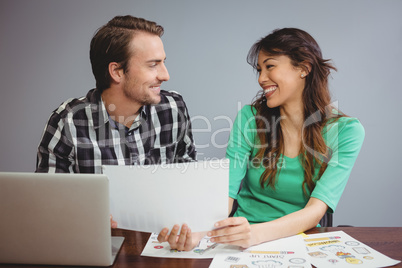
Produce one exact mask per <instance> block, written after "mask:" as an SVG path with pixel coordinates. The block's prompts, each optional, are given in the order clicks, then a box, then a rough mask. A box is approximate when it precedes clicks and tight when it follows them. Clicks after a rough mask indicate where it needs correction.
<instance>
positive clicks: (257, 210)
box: [226, 105, 365, 224]
mask: <svg viewBox="0 0 402 268" xmlns="http://www.w3.org/2000/svg"><path fill="white" fill-rule="evenodd" d="M253 111H254V112H253ZM254 113H255V109H254V108H252V107H251V106H249V105H248V106H245V107H243V108H242V109H241V110H240V111H239V113H238V115H237V117H236V120H235V122H234V125H233V129H232V131H231V133H230V138H229V143H228V147H227V151H226V157H227V158H228V159H230V171H229V172H230V176H229V178H230V179H229V196H230V197H231V198H234V199H237V202H238V205H239V207H238V209H237V211H236V213H235V215H234V216H236V217H240V216H242V217H246V218H247V220H248V221H249V222H250V223H251V224H254V223H260V222H267V221H272V220H275V219H278V218H280V217H282V216H285V215H287V214H290V213H292V212H295V211H298V210H300V209H302V208H304V207H305V205H306V204H307V202H308V200H309V198H310V197H315V198H318V199H320V200H322V201H323V202H325V203H326V204H327V205H328V208H329V209H328V212H330V213H333V212H334V211H335V208H336V206H337V204H338V202H339V199H340V197H341V195H342V193H343V190H344V189H345V186H346V183H347V181H348V178H349V175H350V172H351V171H352V168H353V165H354V163H355V161H356V158H357V155H358V154H359V151H360V148H361V146H362V144H363V140H364V135H365V133H364V128H363V126H362V125H361V123H360V122H359V120H358V119H356V118H351V117H340V118H339V119H338V120H332V119H331V120H330V122H329V123H327V125H326V126H325V127H324V129H323V131H322V135H323V137H324V139H325V142H326V145H327V146H328V147H329V148H330V149H331V150H332V158H331V160H330V161H329V163H328V166H327V169H326V170H325V172H324V173H323V175H322V176H321V178H320V179H319V180H318V181H316V185H315V188H314V190H313V192H310V191H309V190H308V187H307V186H306V187H305V188H306V190H307V196H306V195H305V193H304V192H303V186H302V185H303V181H304V174H303V167H302V165H301V163H300V160H299V157H295V158H289V157H287V156H284V155H281V156H280V161H279V162H278V164H277V166H278V172H279V176H278V177H277V179H276V183H275V189H273V188H272V187H271V186H265V187H264V188H262V187H261V185H260V177H261V174H262V173H263V172H264V170H265V167H264V166H262V165H258V164H257V163H255V162H253V161H251V160H252V159H254V157H255V155H256V153H257V151H258V146H259V142H258V137H257V135H256V133H257V126H256V121H255V114H254ZM277 123H278V122H277ZM264 131H268V130H264ZM268 166H269V165H268ZM318 170H319V167H317V168H316V174H317V173H318ZM243 179H244V180H243ZM242 181H243V183H242ZM241 184H242V187H241V190H240V192H239V189H240V185H241Z"/></svg>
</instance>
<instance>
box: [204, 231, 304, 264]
mask: <svg viewBox="0 0 402 268" xmlns="http://www.w3.org/2000/svg"><path fill="white" fill-rule="evenodd" d="M265 267H283V268H288V267H292V268H296V267H299V268H307V267H309V268H310V267H311V264H310V262H309V258H308V256H307V253H306V249H305V246H304V244H303V241H302V239H301V236H300V235H297V236H291V237H288V238H282V239H278V240H275V241H271V242H267V243H263V244H260V245H257V246H253V247H250V248H248V249H245V250H243V251H241V252H238V253H219V254H216V255H215V257H214V259H213V260H212V263H211V265H210V266H209V268H265Z"/></svg>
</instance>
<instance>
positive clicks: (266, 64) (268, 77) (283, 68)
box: [257, 51, 306, 109]
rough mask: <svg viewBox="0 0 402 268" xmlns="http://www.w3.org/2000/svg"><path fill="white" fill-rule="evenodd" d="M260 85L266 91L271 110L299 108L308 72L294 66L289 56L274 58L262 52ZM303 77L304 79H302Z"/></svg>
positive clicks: (260, 58) (259, 62)
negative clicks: (276, 108) (275, 108)
mask: <svg viewBox="0 0 402 268" xmlns="http://www.w3.org/2000/svg"><path fill="white" fill-rule="evenodd" d="M257 71H258V72H259V78H258V83H259V84H260V86H261V88H262V89H263V90H264V95H265V97H266V98H267V106H268V107H270V108H274V107H279V106H281V107H282V108H285V109H286V107H292V106H294V105H297V106H294V107H299V106H300V104H301V103H302V93H303V89H304V85H305V79H304V78H305V76H306V72H305V71H304V70H303V69H302V68H299V67H295V66H293V65H292V63H291V60H290V58H289V57H288V56H284V55H280V56H273V55H270V54H267V53H266V52H264V51H261V52H260V53H259V55H258V64H257ZM302 75H303V77H302Z"/></svg>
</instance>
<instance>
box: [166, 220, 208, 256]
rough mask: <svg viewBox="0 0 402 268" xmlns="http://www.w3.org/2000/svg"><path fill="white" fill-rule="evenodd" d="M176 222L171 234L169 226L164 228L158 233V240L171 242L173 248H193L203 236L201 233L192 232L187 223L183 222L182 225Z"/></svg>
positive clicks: (187, 249)
mask: <svg viewBox="0 0 402 268" xmlns="http://www.w3.org/2000/svg"><path fill="white" fill-rule="evenodd" d="M179 230H180V226H179V225H178V224H176V225H175V226H173V228H172V231H171V232H170V234H169V228H163V229H162V231H161V232H160V233H159V235H158V241H159V242H160V243H162V242H169V245H170V247H171V248H172V249H177V250H180V251H189V250H192V249H193V248H194V247H195V246H196V245H197V244H198V243H199V241H200V239H201V238H202V237H200V234H199V233H194V234H193V233H191V230H190V228H188V226H187V224H183V225H182V226H181V230H180V233H179Z"/></svg>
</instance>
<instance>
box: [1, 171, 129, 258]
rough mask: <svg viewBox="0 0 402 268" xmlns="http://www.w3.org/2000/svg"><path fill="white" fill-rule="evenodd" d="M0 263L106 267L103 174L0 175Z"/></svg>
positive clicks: (109, 253)
mask: <svg viewBox="0 0 402 268" xmlns="http://www.w3.org/2000/svg"><path fill="white" fill-rule="evenodd" d="M0 215H1V220H0V263H18V264H45V265H88V266H110V265H112V264H113V262H114V259H115V257H116V255H117V254H118V251H119V249H120V247H121V245H122V243H123V240H124V238H123V237H112V236H111V228H110V212H109V183H108V179H107V177H106V176H105V175H97V174H49V173H21V172H0Z"/></svg>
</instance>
